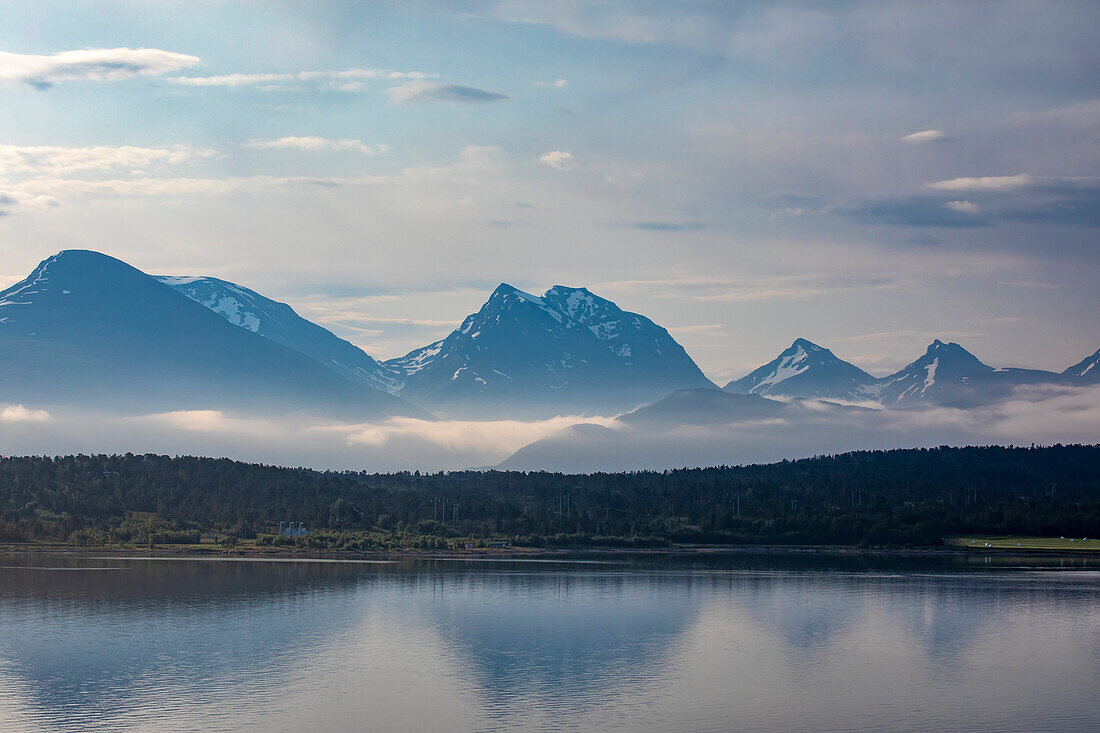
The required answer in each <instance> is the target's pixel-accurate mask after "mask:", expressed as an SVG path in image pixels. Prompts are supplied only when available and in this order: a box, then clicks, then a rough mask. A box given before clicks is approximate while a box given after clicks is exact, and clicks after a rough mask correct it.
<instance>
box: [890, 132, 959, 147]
mask: <svg viewBox="0 0 1100 733" xmlns="http://www.w3.org/2000/svg"><path fill="white" fill-rule="evenodd" d="M950 139H951V138H949V137H948V136H947V135H946V134H945V133H944V131H943V130H921V131H920V132H914V133H910V134H909V135H905V136H904V137H902V138H901V141H902V142H903V143H911V144H920V143H938V142H946V141H948V140H950Z"/></svg>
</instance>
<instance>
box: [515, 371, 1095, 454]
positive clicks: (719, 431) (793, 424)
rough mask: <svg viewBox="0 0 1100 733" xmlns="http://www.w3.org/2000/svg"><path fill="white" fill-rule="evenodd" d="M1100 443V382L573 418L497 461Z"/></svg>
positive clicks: (823, 452) (818, 452) (820, 452)
mask: <svg viewBox="0 0 1100 733" xmlns="http://www.w3.org/2000/svg"><path fill="white" fill-rule="evenodd" d="M696 418H697V419H696ZM627 422H628V421H623V423H627ZM607 428H613V429H607ZM1096 441H1100V387H1086V388H1070V387H1057V386H1050V385H1047V386H1042V387H1030V388H1019V389H1017V390H1016V391H1015V392H1014V393H1013V394H1012V395H1011V396H1010V397H1009V398H1008V399H1006V400H1003V401H1001V402H998V403H994V404H990V405H985V406H982V407H977V408H972V409H969V410H962V409H956V408H946V407H929V408H921V409H912V410H889V409H882V408H878V409H871V410H867V409H851V408H840V409H838V408H836V407H833V406H829V405H827V404H824V403H822V402H820V401H800V402H797V403H793V404H792V405H791V407H789V408H788V409H787V410H786V411H785V413H784V417H781V418H779V419H766V420H759V419H745V418H743V417H741V418H739V417H738V416H737V413H736V412H731V413H730V414H729V415H728V416H726V417H725V418H721V417H718V416H716V415H711V414H710V413H707V412H701V413H699V414H697V415H693V416H689V418H688V419H686V420H684V419H664V420H662V419H657V418H654V419H653V420H648V421H646V422H645V423H644V424H641V425H637V426H632V425H630V424H622V423H619V424H616V423H614V422H606V421H605V422H603V423H602V424H601V425H599V426H595V425H593V426H589V425H585V424H576V425H572V426H570V427H567V428H565V429H564V430H563V431H561V432H559V433H556V434H553V435H550V436H548V437H547V438H545V439H543V440H542V441H539V442H536V443H534V444H531V445H528V446H526V447H524V448H523V449H522V450H520V451H519V452H517V453H516V454H514V455H513V456H512V457H511V458H509V459H508V460H507V461H505V462H504V463H503V464H501V467H502V468H507V469H512V470H552V471H566V472H572V471H583V472H591V471H623V470H639V469H653V470H661V469H668V468H678V467H682V466H714V465H737V464H748V463H763V462H772V461H779V460H783V459H794V458H803V457H809V456H813V455H827V454H835V453H841V452H846V451H852V450H883V449H891V448H912V447H921V446H924V447H932V446H938V445H956V446H962V445H990V444H994V445H1005V444H1016V445H1020V444H1027V443H1032V442H1035V443H1040V444H1051V443H1056V442H1061V443H1078V442H1081V443H1094V442H1096Z"/></svg>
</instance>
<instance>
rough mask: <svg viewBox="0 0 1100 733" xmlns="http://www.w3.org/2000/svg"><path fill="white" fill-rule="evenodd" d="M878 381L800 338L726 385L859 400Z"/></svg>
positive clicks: (728, 388)
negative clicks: (761, 364) (745, 374)
mask: <svg viewBox="0 0 1100 733" xmlns="http://www.w3.org/2000/svg"><path fill="white" fill-rule="evenodd" d="M877 381H878V380H876V379H875V378H874V377H873V376H871V375H870V374H868V373H867V372H865V371H863V370H862V369H860V368H859V367H857V366H855V365H853V364H849V363H848V362H846V361H843V360H842V359H838V358H837V357H836V356H834V355H833V352H831V351H829V350H828V349H825V348H822V347H820V346H818V345H817V344H815V343H812V342H810V341H807V340H806V339H801V338H800V339H796V340H795V342H794V343H793V344H791V346H790V348H788V349H787V350H786V351H784V352H783V353H781V354H780V355H779V356H777V357H776V358H775V359H773V360H772V361H770V362H768V363H767V364H765V365H764V366H762V367H760V368H759V369H756V370H754V371H752V372H751V373H750V374H748V375H747V376H745V377H742V378H741V379H738V380H735V381H732V382H730V383H729V384H727V385H726V386H725V387H723V388H722V389H723V390H725V391H726V392H730V393H732V394H755V395H782V396H785V397H819V398H823V399H834V400H853V401H856V400H863V399H867V391H868V389H869V388H872V387H873V386H874V385H875V383H876V382H877Z"/></svg>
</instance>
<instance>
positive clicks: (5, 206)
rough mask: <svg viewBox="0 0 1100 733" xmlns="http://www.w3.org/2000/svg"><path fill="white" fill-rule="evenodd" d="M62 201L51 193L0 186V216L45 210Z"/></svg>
mask: <svg viewBox="0 0 1100 733" xmlns="http://www.w3.org/2000/svg"><path fill="white" fill-rule="evenodd" d="M59 203H60V201H58V200H57V198H55V197H54V196H51V195H49V194H44V193H43V194H35V193H28V192H26V191H19V190H10V189H9V190H5V189H2V188H0V216H6V215H8V214H13V213H16V212H26V211H45V210H46V209H49V208H51V207H54V206H57V205H58V204H59Z"/></svg>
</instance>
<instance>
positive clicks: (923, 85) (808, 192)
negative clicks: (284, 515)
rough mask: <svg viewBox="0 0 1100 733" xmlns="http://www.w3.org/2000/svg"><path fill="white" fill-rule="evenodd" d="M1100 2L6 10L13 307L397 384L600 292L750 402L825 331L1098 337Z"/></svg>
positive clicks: (1039, 357) (47, 5)
mask: <svg viewBox="0 0 1100 733" xmlns="http://www.w3.org/2000/svg"><path fill="white" fill-rule="evenodd" d="M1098 16H1100V7H1098V6H1096V5H1095V4H1094V3H1058V2H1054V3H1051V2H1043V3H1039V2H1029V3H1011V2H999V3H982V2H972V3H930V2H917V3H858V2H851V3H828V4H822V3H691V2H682V3H657V2H654V3H623V4H620V3H612V2H598V3H584V2H568V3H544V2H537V3H536V2H530V3H526V2H504V3H488V2H487V3H462V4H457V3H455V4H436V3H393V4H389V3H358V2H347V3H336V2H333V3H323V2H319V3H311V4H310V5H309V7H306V6H305V5H304V4H301V3H230V2H203V3H182V2H156V1H143V2H86V3H79V4H76V3H51V2H35V3H24V2H0V109H2V110H3V113H2V114H0V214H2V215H0V254H2V255H3V265H0V278H3V281H2V282H0V284H6V283H8V282H13V281H15V280H17V279H19V278H21V277H22V276H24V275H25V274H26V273H27V272H28V271H29V270H30V269H31V268H32V267H33V266H34V264H36V263H37V262H38V261H39V260H41V259H43V258H44V257H46V256H48V255H49V254H51V253H53V252H55V251H57V250H59V249H63V248H89V249H96V250H100V251H104V252H107V253H108V254H112V255H114V256H117V257H120V258H122V259H124V260H126V261H128V262H131V263H132V264H134V265H135V266H137V267H139V268H141V269H143V270H145V271H147V272H153V273H158V274H161V273H163V274H211V275H216V276H219V277H224V278H226V279H230V280H234V281H237V282H240V283H242V284H244V285H247V286H249V287H252V288H254V289H256V290H259V291H260V292H262V293H264V294H266V295H269V296H271V297H276V298H278V299H281V300H285V301H287V302H289V303H291V304H292V305H294V306H295V307H296V308H297V309H298V310H299V311H300V312H301V313H302V314H303V315H306V316H307V317H311V318H314V319H316V320H319V321H321V322H323V323H325V324H326V325H327V326H329V327H330V328H332V329H333V330H334V331H336V332H337V333H339V334H341V335H343V336H345V337H347V338H349V339H351V340H352V341H354V342H355V343H357V344H359V345H361V346H362V347H363V348H365V349H366V350H367V351H368V353H371V354H372V355H374V356H376V357H380V358H385V357H391V356H396V355H399V354H402V353H404V352H406V351H408V350H409V349H411V348H413V347H416V346H419V345H422V344H425V343H428V342H430V341H432V340H435V339H437V338H439V337H441V336H442V335H444V334H445V333H446V332H447V331H448V330H450V328H452V327H453V326H454V325H455V324H457V322H458V321H460V320H461V319H462V317H463V316H464V315H465V314H466V313H468V312H470V311H472V310H474V309H476V308H477V307H478V306H479V305H480V303H481V302H482V301H483V300H484V298H485V297H486V296H487V294H488V292H489V291H490V290H491V289H492V288H493V287H494V286H495V285H496V284H497V283H499V282H501V281H507V282H510V283H512V284H514V285H517V286H519V287H523V288H526V289H529V290H533V291H538V292H542V291H543V290H545V289H546V288H549V287H550V286H552V285H554V284H558V283H562V284H567V285H586V286H588V287H589V288H591V289H592V290H594V291H595V292H597V293H599V294H602V295H604V296H605V297H608V298H611V299H612V300H615V301H616V302H618V303H619V304H620V305H621V306H623V307H625V308H627V309H630V310H635V311H638V312H642V313H645V314H646V315H649V316H650V317H652V318H654V320H656V321H658V322H659V323H661V324H662V325H665V326H666V327H668V328H669V329H670V330H671V331H672V333H673V335H674V336H676V338H677V339H678V340H680V341H681V343H683V344H684V345H685V347H686V348H687V349H688V351H689V353H691V354H692V355H693V356H694V357H695V358H696V360H697V361H698V362H699V363H700V366H702V367H703V369H704V370H705V371H706V372H707V373H708V375H709V376H711V377H712V378H714V379H715V380H717V381H720V382H724V381H725V380H726V379H728V378H732V377H736V376H740V375H742V374H744V373H745V372H747V371H749V370H750V369H751V368H752V367H754V366H757V365H759V364H761V363H764V362H766V361H768V360H769V359H771V358H772V357H773V356H774V355H775V354H776V353H777V352H778V351H779V350H781V349H782V348H783V347H785V346H787V345H788V344H789V343H790V342H791V341H793V340H794V339H795V338H796V337H800V336H801V337H805V338H809V339H811V340H813V341H815V342H817V343H820V344H822V345H824V346H828V347H830V348H832V349H833V350H834V351H835V352H836V353H837V354H838V355H839V356H841V357H842V358H847V359H849V360H852V361H854V362H855V363H857V364H859V365H860V366H863V367H864V368H866V369H868V370H870V371H873V372H876V373H883V372H885V371H889V370H892V369H894V368H897V367H899V366H901V365H902V364H904V363H905V362H908V361H910V360H911V359H912V358H915V357H916V356H917V354H918V353H920V352H922V351H923V349H924V347H925V346H926V345H927V343H928V342H930V341H931V340H932V339H933V338H936V337H939V338H944V339H945V340H954V341H959V342H961V343H962V344H963V345H965V346H967V347H968V348H970V349H971V350H972V351H974V352H975V353H977V354H978V355H979V356H980V357H982V358H983V359H985V360H986V361H988V362H990V363H993V364H996V365H1008V364H1014V365H1025V366H1035V367H1042V368H1049V369H1059V370H1060V369H1062V368H1064V367H1065V366H1068V365H1069V364H1070V363H1072V362H1076V361H1078V360H1079V359H1080V358H1082V357H1083V356H1084V355H1085V354H1087V353H1091V352H1092V351H1094V350H1095V349H1096V347H1097V346H1098V345H1100V326H1098V325H1097V323H1098V319H1097V318H1096V313H1098V312H1100V296H1098V294H1097V288H1096V281H1097V274H1098V272H1100V268H1098V260H1100V251H1098V247H1097V234H1098V232H1100V228H1098V227H1100V51H1098V50H1097V44H1096V43H1095V29H1096V28H1097V27H1100V23H1098V21H1100V17H1098Z"/></svg>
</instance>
